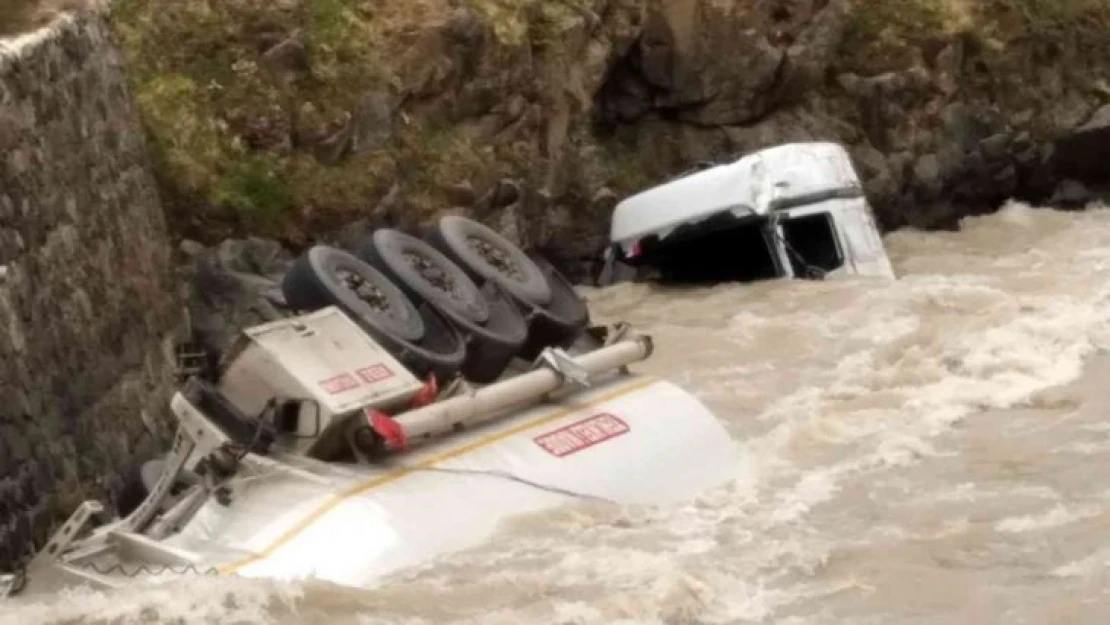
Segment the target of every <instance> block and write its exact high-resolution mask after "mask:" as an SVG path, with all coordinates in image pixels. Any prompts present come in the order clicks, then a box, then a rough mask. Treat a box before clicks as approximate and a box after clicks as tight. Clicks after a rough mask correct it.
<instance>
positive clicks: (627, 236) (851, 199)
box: [599, 142, 894, 284]
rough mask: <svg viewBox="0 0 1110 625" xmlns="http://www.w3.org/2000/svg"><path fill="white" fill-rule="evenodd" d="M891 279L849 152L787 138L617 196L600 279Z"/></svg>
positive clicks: (824, 144)
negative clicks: (638, 275) (643, 271)
mask: <svg viewBox="0 0 1110 625" xmlns="http://www.w3.org/2000/svg"><path fill="white" fill-rule="evenodd" d="M637 268H650V269H654V270H655V271H657V272H658V274H659V277H660V278H662V279H664V280H676V281H683V282H686V281H696V282H701V281H710V282H720V281H748V280H761V279H775V278H818V277H825V276H834V275H860V276H876V277H884V278H893V277H894V271H893V268H892V267H891V264H890V260H889V259H888V258H887V255H886V251H885V249H884V248H883V242H882V238H881V236H880V235H879V231H878V228H877V226H876V224H875V219H874V216H873V215H872V212H871V208H870V206H869V204H868V202H867V198H866V197H865V195H864V193H863V189H862V185H861V184H860V180H859V176H858V175H857V174H856V171H855V169H854V168H853V167H852V162H851V158H850V157H849V155H848V152H847V151H846V150H845V149H844V148H843V147H842V146H840V145H838V144H835V143H828V142H810V143H789V144H784V145H780V146H776V147H773V148H768V149H765V150H761V151H758V152H755V153H752V154H748V155H746V156H744V157H742V158H740V159H738V160H736V161H734V162H732V163H727V164H722V165H716V166H711V167H703V168H699V169H696V170H694V171H693V172H691V173H687V174H683V175H681V176H679V177H677V178H676V179H673V180H670V181H668V182H665V183H663V184H661V185H658V186H656V187H653V188H650V189H647V190H644V191H641V192H640V193H637V194H635V195H633V196H631V197H628V198H626V199H625V200H623V201H622V202H620V203H619V204H618V205H617V206H616V208H615V209H614V211H613V216H612V221H611V224H610V235H609V247H608V248H607V250H606V254H605V259H604V267H603V269H602V272H601V276H600V279H599V282H600V283H601V284H609V283H612V282H616V281H619V280H621V279H622V277H623V276H626V275H628V274H630V273H635V270H636V269H637Z"/></svg>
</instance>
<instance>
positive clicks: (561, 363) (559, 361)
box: [532, 347, 590, 388]
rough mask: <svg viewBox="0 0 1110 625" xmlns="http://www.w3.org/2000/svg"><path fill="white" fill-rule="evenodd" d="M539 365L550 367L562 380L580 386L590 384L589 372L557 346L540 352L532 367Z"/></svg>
mask: <svg viewBox="0 0 1110 625" xmlns="http://www.w3.org/2000/svg"><path fill="white" fill-rule="evenodd" d="M540 367H547V368H548V369H551V370H552V371H554V372H555V373H556V374H558V375H559V377H561V378H563V380H564V381H566V382H570V383H572V384H574V385H576V386H580V387H582V388H588V387H589V386H590V372H589V371H587V370H586V369H585V367H583V366H582V365H580V364H578V363H577V362H575V360H574V358H572V357H571V356H570V354H568V353H566V352H565V351H564V350H562V349H560V348H558V347H548V348H546V349H544V350H543V351H542V352H540V355H539V357H538V358H536V362H535V363H533V366H532V368H533V369H538V368H540Z"/></svg>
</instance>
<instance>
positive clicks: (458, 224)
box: [426, 215, 551, 306]
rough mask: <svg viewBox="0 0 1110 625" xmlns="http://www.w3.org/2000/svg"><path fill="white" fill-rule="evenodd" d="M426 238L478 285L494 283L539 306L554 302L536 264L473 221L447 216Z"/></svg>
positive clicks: (517, 249) (505, 241)
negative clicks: (488, 282) (490, 281)
mask: <svg viewBox="0 0 1110 625" xmlns="http://www.w3.org/2000/svg"><path fill="white" fill-rule="evenodd" d="M426 239H427V241H428V242H429V243H431V245H432V246H433V247H435V248H436V249H438V250H439V251H441V252H443V253H444V254H445V255H446V256H447V257H448V258H450V259H451V260H453V261H455V262H456V263H458V264H459V266H460V267H462V268H463V269H464V270H465V271H466V272H467V273H468V274H470V276H471V277H472V278H474V280H475V281H476V282H484V281H486V280H495V281H497V283H498V284H500V285H501V286H502V287H503V288H504V289H505V290H507V291H508V292H509V293H511V294H512V295H513V296H514V297H516V298H518V299H521V300H524V301H526V302H528V303H531V304H534V305H536V306H545V305H547V303H548V302H550V301H551V287H550V285H548V283H547V279H546V277H545V276H544V274H543V272H542V271H540V268H539V267H538V266H536V263H534V262H533V261H532V260H531V259H530V258H529V257H528V256H527V255H526V254H524V252H522V251H521V250H520V249H519V248H518V247H517V246H516V245H513V243H512V242H511V241H509V240H508V239H506V238H505V237H503V236H501V235H500V234H498V233H497V232H495V231H493V230H492V229H490V228H487V227H486V226H483V225H482V224H480V223H478V222H476V221H474V220H472V219H467V218H465V217H459V216H455V215H452V216H448V217H444V218H443V219H440V220H439V222H438V223H437V224H436V225H435V226H433V227H432V228H431V229H430V230H429V231H428V233H427V236H426Z"/></svg>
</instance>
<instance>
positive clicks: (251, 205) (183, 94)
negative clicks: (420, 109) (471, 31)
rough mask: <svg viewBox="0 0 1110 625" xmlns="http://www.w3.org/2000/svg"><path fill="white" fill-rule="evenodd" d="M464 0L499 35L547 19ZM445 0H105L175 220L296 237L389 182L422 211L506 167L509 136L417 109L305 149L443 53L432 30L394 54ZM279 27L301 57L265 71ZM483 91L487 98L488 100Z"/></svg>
mask: <svg viewBox="0 0 1110 625" xmlns="http://www.w3.org/2000/svg"><path fill="white" fill-rule="evenodd" d="M566 1H567V2H570V1H578V0H566ZM464 4H465V5H467V6H470V7H471V8H473V9H474V10H475V11H476V12H477V13H479V14H480V15H482V16H484V17H486V19H487V20H488V23H489V24H490V25H491V26H492V28H493V32H494V36H495V38H496V40H497V42H498V43H500V44H501V45H503V46H516V45H527V44H528V42H529V39H530V38H531V37H533V35H535V32H534V31H535V28H536V27H535V26H533V25H531V23H532V22H533V21H535V22H537V23H538V24H539V25H540V27H541V28H550V26H549V25H548V24H547V20H545V19H543V18H545V17H546V16H548V14H549V13H551V11H553V10H555V9H550V8H544V6H543V3H540V2H538V1H537V0H528V1H526V2H521V1H519V0H464ZM453 6H454V3H452V2H449V0H408V1H406V2H396V1H394V0H273V1H267V2H256V1H253V0H189V1H188V2H161V1H159V0H116V2H115V4H114V6H113V18H114V20H115V22H116V24H117V28H118V31H119V33H120V36H121V40H122V42H123V44H124V48H125V52H126V55H127V59H128V63H129V71H130V74H131V77H132V81H133V85H134V90H135V93H136V94H137V98H138V102H139V106H140V111H141V114H142V117H143V121H144V123H145V125H146V126H147V129H148V132H149V135H150V136H151V139H152V143H153V145H154V146H155V149H156V154H157V156H158V158H157V163H158V166H159V168H160V171H159V172H158V173H159V179H160V180H162V181H163V186H164V187H166V189H165V190H166V192H167V195H168V196H169V200H170V201H169V205H170V206H171V219H172V220H173V221H174V223H175V225H176V226H178V227H179V228H183V229H185V230H186V231H188V234H189V235H190V236H195V237H198V238H201V239H204V238H205V236H204V235H205V232H203V231H196V230H198V229H199V230H203V229H204V228H210V227H212V225H214V224H224V225H227V226H229V227H231V228H232V229H235V228H237V227H247V226H249V227H251V228H253V229H256V230H261V231H262V233H264V234H268V235H273V236H279V237H284V238H287V239H292V240H296V239H298V238H299V237H300V236H302V234H301V233H302V232H303V231H304V230H306V226H310V222H311V223H313V224H314V223H316V222H317V221H318V220H331V221H332V222H334V221H336V220H344V219H346V220H349V219H350V218H353V216H356V215H359V214H363V213H365V212H366V211H367V210H369V209H371V208H372V207H373V206H374V205H375V203H376V201H377V200H378V199H379V198H380V197H381V196H383V195H384V194H385V192H386V191H387V190H388V189H389V188H390V187H391V186H392V185H393V184H395V183H398V184H400V185H401V186H402V188H403V189H404V191H405V198H406V199H407V200H408V201H409V203H410V204H412V205H414V206H415V207H416V208H417V209H418V210H426V211H435V210H438V209H441V208H445V207H444V206H443V202H444V201H446V200H445V198H444V197H443V195H444V194H443V193H442V192H441V191H442V188H443V187H445V186H450V185H452V184H458V183H461V182H464V181H465V180H466V179H467V178H468V176H470V175H472V174H473V172H475V171H481V172H482V173H483V175H488V176H496V175H508V174H510V173H512V172H515V171H519V169H518V168H520V167H523V166H524V165H525V164H526V163H527V161H528V160H529V158H528V157H529V155H528V154H522V153H520V152H521V151H522V149H521V146H519V145H484V144H479V143H478V142H476V141H475V139H473V138H472V133H468V132H467V131H466V130H465V129H462V128H459V127H455V126H452V125H451V124H450V123H448V122H441V123H436V124H428V123H427V122H426V121H424V120H404V121H401V122H398V124H397V126H396V128H395V132H394V134H393V137H392V139H391V140H390V141H389V142H388V143H387V144H386V145H383V146H380V147H379V149H378V150H376V151H369V152H361V153H358V154H355V155H354V156H352V157H349V158H345V159H341V160H339V162H334V159H330V158H323V157H322V156H321V155H322V153H323V152H325V151H326V150H324V149H323V148H322V147H321V146H322V145H323V143H324V140H325V139H326V138H328V137H330V136H333V135H335V133H337V132H339V131H340V130H341V129H342V128H343V127H344V125H345V124H346V123H347V120H348V119H349V116H350V114H351V113H352V111H355V110H356V109H357V107H358V105H359V102H360V101H361V100H362V98H363V97H364V96H365V95H366V94H367V93H368V92H371V91H376V92H379V93H383V92H384V93H395V92H396V90H397V87H398V86H399V85H401V84H408V83H410V82H413V81H415V80H416V79H415V78H414V75H415V74H418V73H420V72H423V71H425V70H429V68H431V67H432V66H433V64H435V63H439V62H443V61H444V59H441V58H438V56H439V51H438V50H437V49H436V48H435V43H434V42H433V43H432V44H431V47H430V48H428V50H427V51H428V53H429V54H426V55H419V54H418V55H415V58H414V59H411V58H410V60H408V61H406V60H405V58H406V57H405V53H406V52H407V51H409V50H410V49H412V48H415V49H420V45H421V44H422V43H426V42H423V41H422V39H421V37H423V36H425V35H426V34H427V33H428V31H429V28H430V25H435V24H438V23H442V21H443V20H444V19H445V18H446V17H447V16H449V15H450V14H451V11H452V7H453ZM562 10H573V9H572V8H566V7H564V9H562ZM295 33H296V34H299V40H300V41H301V42H302V43H303V45H304V57H305V61H306V62H307V63H306V64H307V66H308V67H299V66H298V67H293V68H287V69H285V70H282V71H280V72H279V73H280V74H281V75H280V76H279V75H275V73H273V72H271V71H270V70H269V69H268V68H267V67H265V66H264V65H265V64H264V62H263V61H262V55H263V53H264V52H265V51H266V50H268V49H270V48H271V47H273V46H274V45H275V44H277V43H279V42H281V41H283V40H286V39H287V38H289V37H291V36H294V34H295ZM451 60H452V61H455V59H451ZM406 63H407V64H408V66H407V65H406ZM490 95H491V97H492V98H493V100H494V102H496V101H498V100H500V98H501V97H502V96H503V94H499V93H497V92H496V90H493V91H491V94H490ZM175 207H179V208H175ZM175 212H177V213H182V212H184V213H187V214H174V213H175ZM200 224H204V228H201V227H200ZM213 230H215V231H217V232H221V231H224V230H226V228H213ZM221 233H222V232H221Z"/></svg>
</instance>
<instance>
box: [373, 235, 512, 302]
mask: <svg viewBox="0 0 1110 625" xmlns="http://www.w3.org/2000/svg"><path fill="white" fill-rule="evenodd" d="M357 254H358V257H359V258H361V259H362V260H364V261H366V262H368V263H370V265H371V266H373V267H374V268H376V269H378V270H380V271H381V272H382V273H384V274H385V275H386V276H387V277H389V278H392V279H393V280H395V281H396V283H397V285H398V286H399V287H400V288H401V290H402V291H405V292H407V293H408V294H409V296H411V297H413V298H414V299H422V300H424V301H426V302H428V303H430V304H432V305H434V306H435V307H436V308H439V309H441V310H443V309H447V310H451V311H454V312H456V313H458V314H460V315H463V316H464V317H466V318H467V319H469V320H471V321H473V322H474V323H478V324H484V323H486V322H487V321H489V312H490V311H489V305H488V304H486V301H485V299H484V298H483V297H482V294H481V292H479V290H478V286H477V285H475V284H474V281H473V280H471V279H470V276H468V275H467V274H466V272H464V271H463V270H462V269H461V268H459V266H458V265H456V264H455V263H453V262H451V259H449V258H447V257H446V256H444V255H443V254H442V253H440V252H439V251H438V250H436V249H435V248H434V247H432V246H431V245H428V244H427V243H425V242H424V241H421V240H420V239H417V238H416V237H413V236H410V235H407V234H405V233H403V232H400V231H398V230H392V229H389V228H382V229H381V230H378V231H376V232H374V234H373V235H372V236H371V237H370V240H369V241H367V242H366V244H365V245H363V246H362V247H361V248H359V250H358V252H357Z"/></svg>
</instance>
